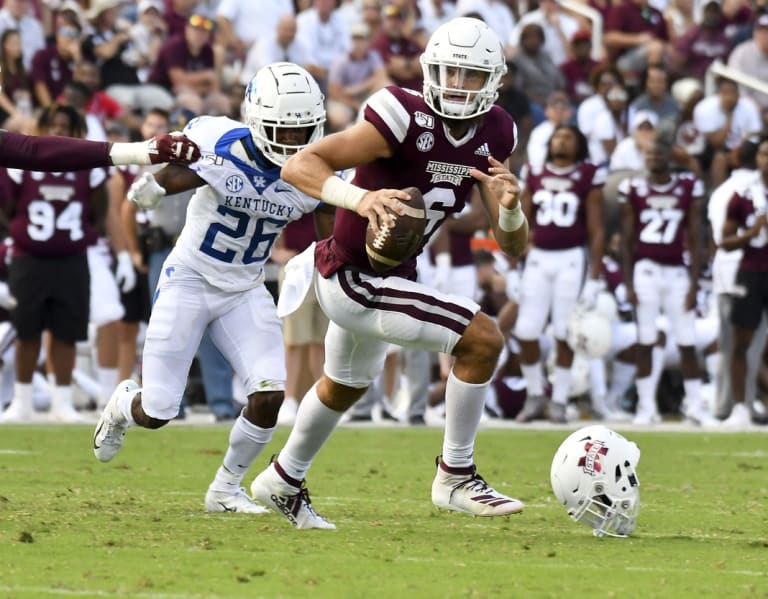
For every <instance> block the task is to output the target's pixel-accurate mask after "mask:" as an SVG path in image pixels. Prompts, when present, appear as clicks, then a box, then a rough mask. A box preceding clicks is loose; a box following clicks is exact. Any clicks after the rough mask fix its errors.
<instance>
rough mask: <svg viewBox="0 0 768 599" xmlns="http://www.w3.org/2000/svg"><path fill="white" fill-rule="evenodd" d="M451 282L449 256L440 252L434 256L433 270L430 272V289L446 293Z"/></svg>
mask: <svg viewBox="0 0 768 599" xmlns="http://www.w3.org/2000/svg"><path fill="white" fill-rule="evenodd" d="M450 282H451V255H450V254H449V253H447V252H442V253H440V254H438V255H437V256H435V269H434V270H433V271H432V287H434V288H435V289H437V290H438V291H441V292H443V293H448V291H449V289H448V286H449V284H450Z"/></svg>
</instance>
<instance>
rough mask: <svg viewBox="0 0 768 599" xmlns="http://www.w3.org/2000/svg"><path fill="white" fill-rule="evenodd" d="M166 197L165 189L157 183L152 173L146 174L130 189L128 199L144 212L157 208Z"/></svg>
mask: <svg viewBox="0 0 768 599" xmlns="http://www.w3.org/2000/svg"><path fill="white" fill-rule="evenodd" d="M164 195H165V188H164V187H163V186H162V185H160V184H159V183H158V182H157V181H155V177H154V175H152V173H144V174H142V175H141V176H140V177H139V178H138V179H136V180H135V181H134V182H133V184H132V185H131V186H130V188H129V189H128V199H129V200H131V202H133V203H134V204H136V205H137V206H138V207H139V208H143V209H144V210H151V209H152V208H154V207H155V206H157V204H158V202H159V201H160V198H162V197H163V196H164Z"/></svg>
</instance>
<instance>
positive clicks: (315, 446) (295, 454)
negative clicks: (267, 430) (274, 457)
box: [278, 384, 344, 480]
mask: <svg viewBox="0 0 768 599" xmlns="http://www.w3.org/2000/svg"><path fill="white" fill-rule="evenodd" d="M343 415H344V413H343V412H337V411H336V410H332V409H331V408H329V407H327V406H326V405H325V404H323V402H321V401H320V398H319V397H318V396H317V384H314V385H312V388H311V389H310V390H309V391H307V394H306V395H305V396H304V399H302V400H301V403H299V410H298V412H296V422H295V423H294V425H293V429H292V430H291V434H290V435H288V441H286V442H285V447H284V448H283V449H282V450H281V451H280V455H279V457H278V460H279V461H280V466H282V468H283V470H284V471H285V473H286V474H287V475H288V476H290V477H291V478H294V479H296V480H304V477H305V476H306V474H307V470H309V467H310V466H311V465H312V460H314V459H315V456H316V455H317V453H318V452H319V451H320V449H321V448H322V447H323V445H325V442H326V441H327V440H328V437H330V436H331V433H332V432H333V430H334V429H335V428H336V425H337V424H338V423H339V420H341V417H342V416H343Z"/></svg>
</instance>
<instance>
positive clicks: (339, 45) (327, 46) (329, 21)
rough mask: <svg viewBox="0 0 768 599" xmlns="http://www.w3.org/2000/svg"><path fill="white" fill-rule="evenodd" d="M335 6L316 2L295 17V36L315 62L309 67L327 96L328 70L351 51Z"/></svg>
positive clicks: (329, 0) (326, 0)
mask: <svg viewBox="0 0 768 599" xmlns="http://www.w3.org/2000/svg"><path fill="white" fill-rule="evenodd" d="M334 7H335V2H334V0H314V2H313V6H312V8H308V9H307V10H304V11H302V12H301V13H299V16H298V17H297V18H296V24H297V27H298V31H297V33H296V37H297V39H298V40H300V41H301V43H302V44H304V47H305V48H307V51H308V52H309V55H310V57H311V59H312V63H311V64H309V65H307V67H306V68H307V70H308V71H309V72H310V73H311V74H312V76H313V77H314V78H315V79H316V80H317V82H318V83H319V84H320V89H321V90H323V92H324V93H326V92H327V89H328V71H329V70H330V68H331V65H332V64H333V61H334V60H336V57H337V56H339V55H341V54H343V53H345V52H348V51H349V44H350V40H349V29H348V28H347V24H346V22H345V21H344V17H342V16H341V15H340V14H338V12H337V11H336V10H335V8H334Z"/></svg>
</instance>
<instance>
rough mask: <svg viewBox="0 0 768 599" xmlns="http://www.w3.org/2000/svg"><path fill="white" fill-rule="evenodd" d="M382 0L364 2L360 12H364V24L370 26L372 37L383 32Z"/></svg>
mask: <svg viewBox="0 0 768 599" xmlns="http://www.w3.org/2000/svg"><path fill="white" fill-rule="evenodd" d="M381 8H382V6H381V0H363V5H362V6H361V8H360V10H361V11H362V18H363V23H365V24H366V25H368V30H369V31H370V32H371V37H372V38H373V37H376V35H377V34H378V33H379V31H381V23H382V10H381Z"/></svg>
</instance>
